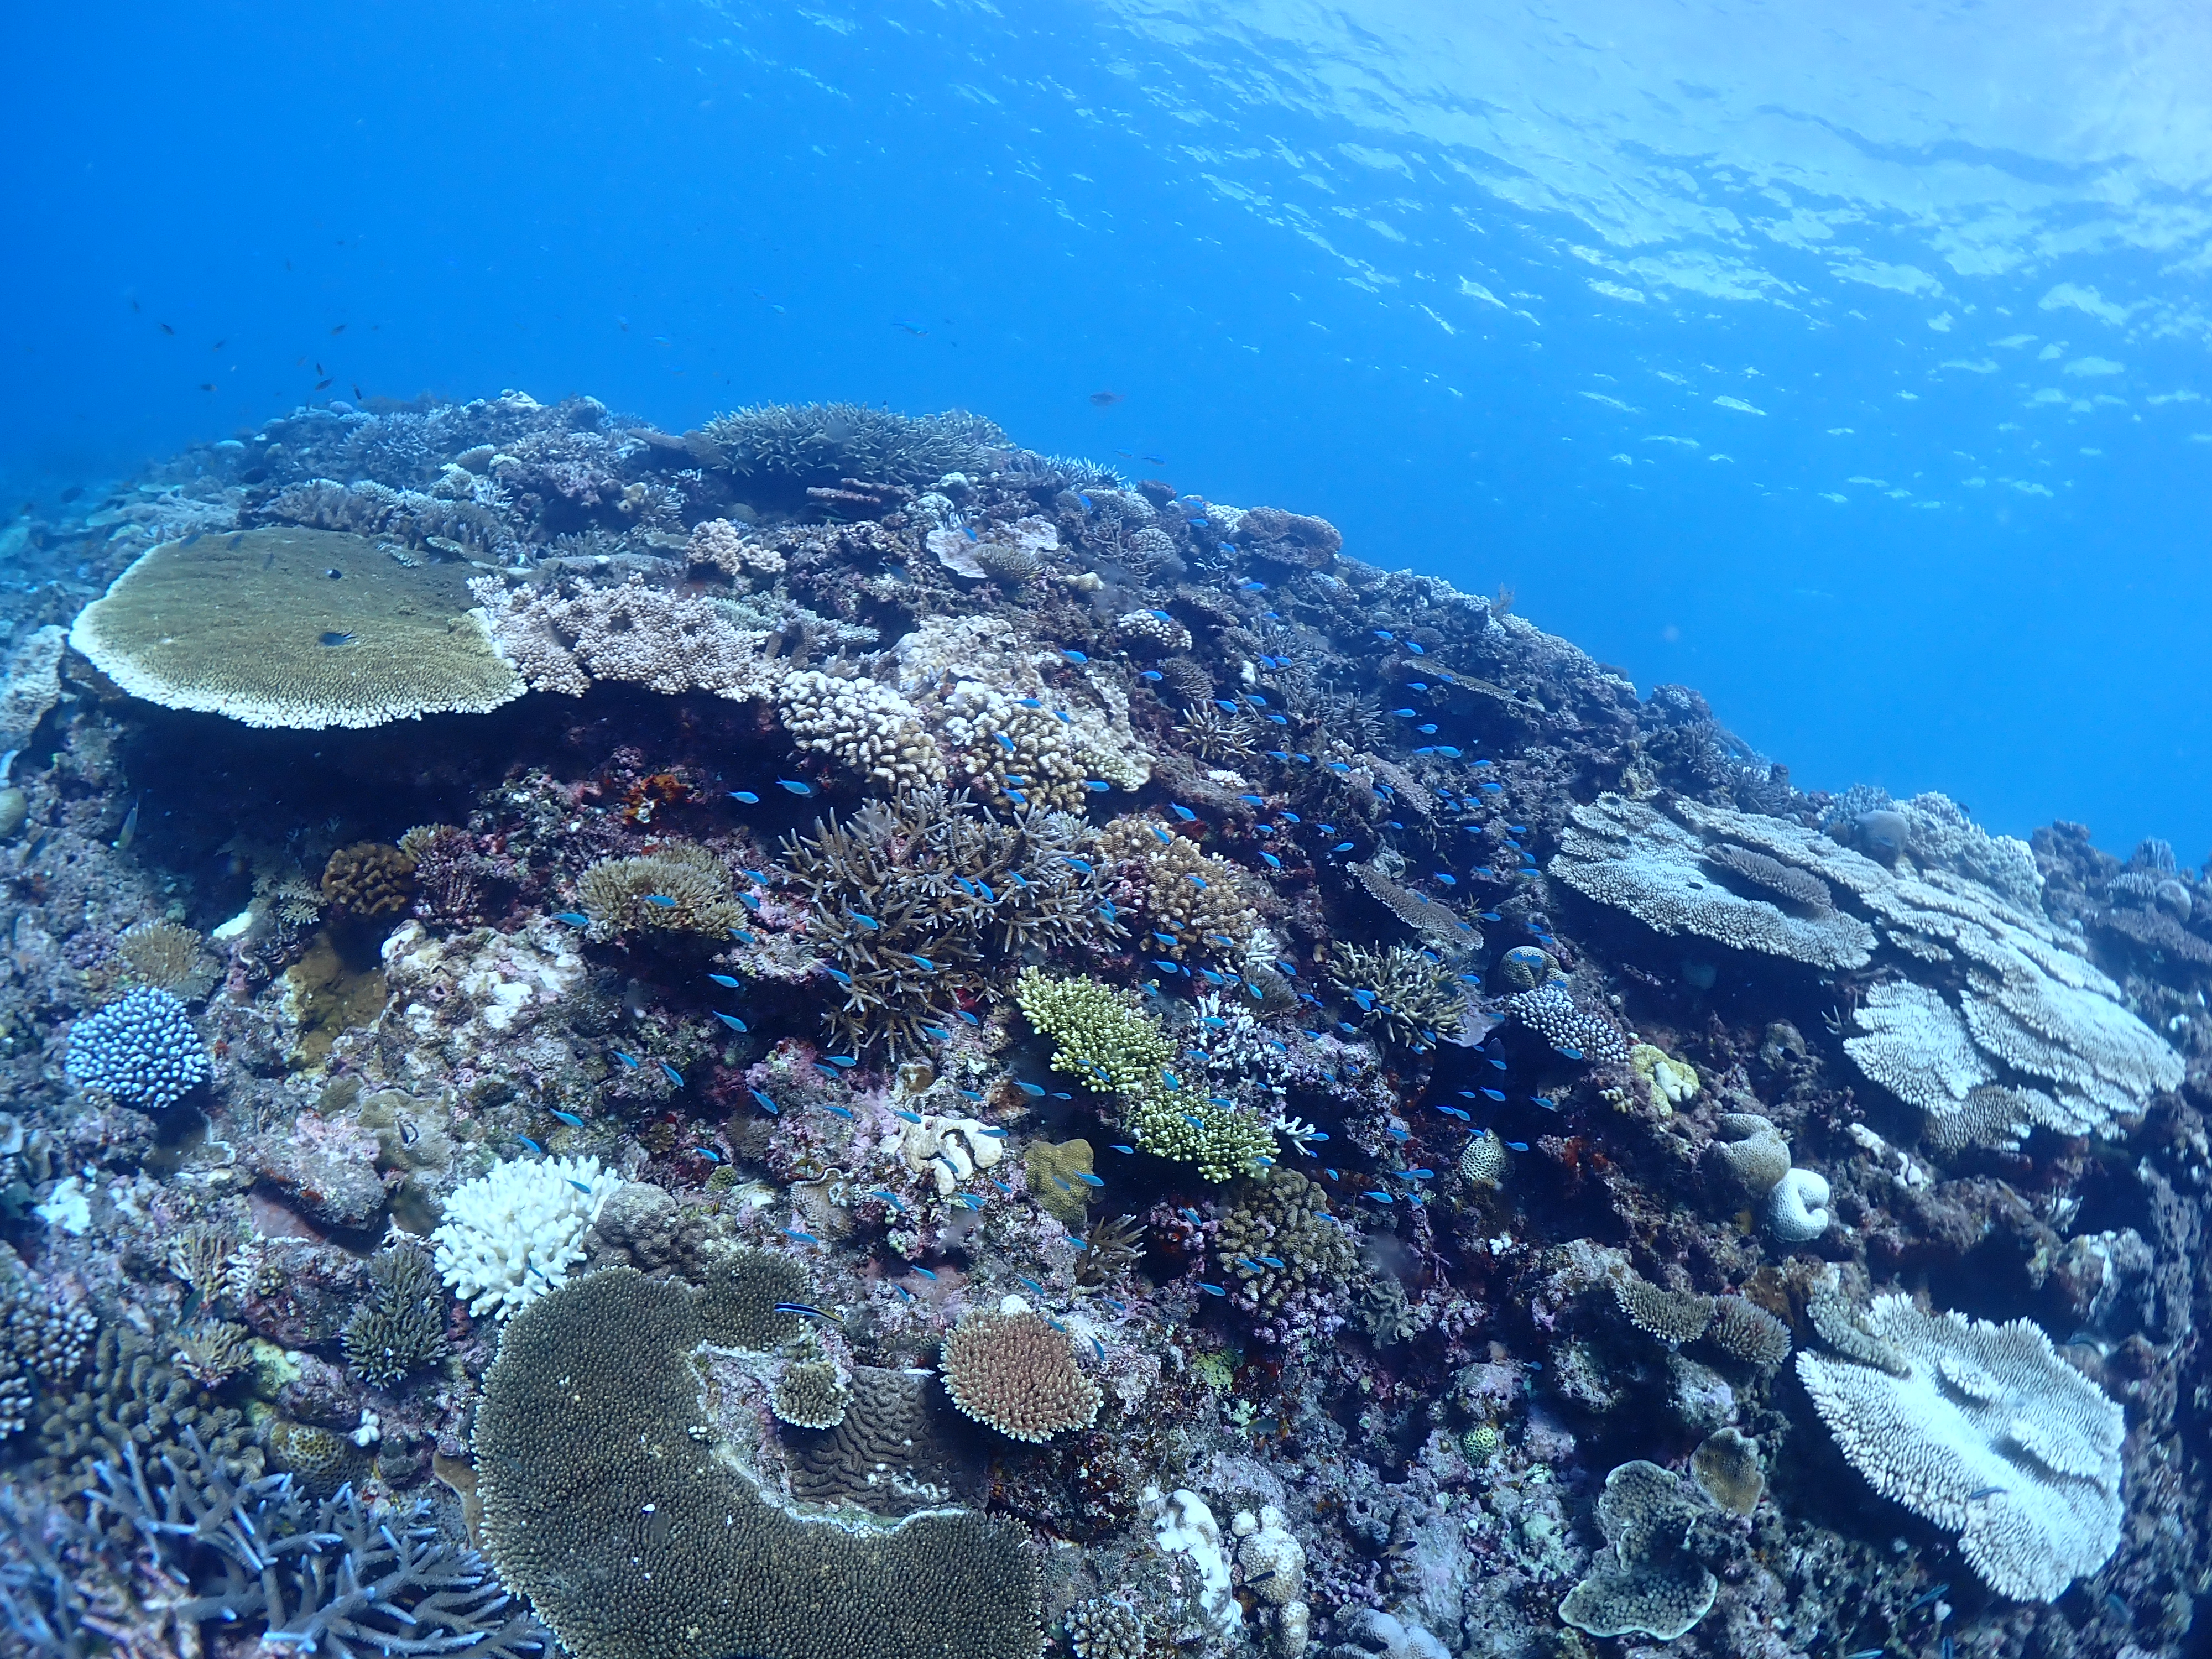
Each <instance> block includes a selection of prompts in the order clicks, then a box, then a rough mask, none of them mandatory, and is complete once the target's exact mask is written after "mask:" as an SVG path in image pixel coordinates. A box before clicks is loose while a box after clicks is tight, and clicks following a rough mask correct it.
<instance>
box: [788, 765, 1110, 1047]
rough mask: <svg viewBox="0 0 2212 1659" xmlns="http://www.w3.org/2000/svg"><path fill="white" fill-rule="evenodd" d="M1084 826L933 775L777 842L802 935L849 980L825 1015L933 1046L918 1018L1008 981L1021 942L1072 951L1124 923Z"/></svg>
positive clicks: (894, 1042) (1024, 947)
mask: <svg viewBox="0 0 2212 1659" xmlns="http://www.w3.org/2000/svg"><path fill="white" fill-rule="evenodd" d="M1090 848H1091V832H1090V830H1089V829H1087V828H1086V827H1085V825H1084V823H1083V822H1082V820H1081V819H1079V818H1076V817H1071V816H1069V815H1068V814H1066V813H1065V812H1058V811H1051V810H1048V809H1046V808H1030V809H1024V810H1022V811H1014V812H1012V813H1011V814H1010V816H1008V817H1004V818H1000V817H993V816H991V815H990V814H988V813H987V812H984V811H981V809H980V808H979V807H977V806H976V805H975V804H974V803H972V802H971V801H970V800H969V799H968V797H967V795H966V793H964V792H960V791H947V790H946V789H945V788H943V787H940V786H939V785H935V784H929V785H923V786H921V787H915V788H911V789H908V790H905V791H903V792H902V793H899V794H898V795H896V796H895V797H893V798H892V799H889V800H872V801H870V802H869V803H868V804H867V805H865V806H863V807H862V808H861V809H860V811H857V812H855V813H854V814H853V815H852V816H851V817H848V818H846V819H844V820H843V821H842V822H840V821H839V820H838V819H836V818H835V817H829V818H825V819H823V820H821V821H820V822H818V823H816V824H815V826H814V833H813V834H811V835H810V836H792V837H790V838H789V839H787V841H786V842H784V848H783V855H784V856H783V868H784V873H785V877H786V881H787V884H788V885H789V886H790V887H792V888H793V889H794V890H797V891H798V892H799V893H800V894H802V895H803V896H805V901H806V902H805V913H806V916H807V938H808V940H809V942H810V943H811V944H812V945H813V946H814V948H815V949H816V950H817V951H820V952H821V954H822V955H823V957H826V958H828V959H829V961H831V962H834V963H836V965H837V969H838V971H839V972H841V973H842V974H844V975H846V976H847V977H848V979H849V980H850V981H851V983H850V984H848V985H846V986H845V987H844V993H845V995H844V1001H843V1004H842V1006H838V1007H835V1008H833V1009H831V1010H830V1011H829V1014H828V1015H827V1018H828V1020H829V1024H830V1027H831V1029H832V1030H835V1031H836V1034H837V1036H838V1038H839V1040H840V1042H842V1043H844V1044H845V1045H847V1046H848V1047H850V1048H855V1049H858V1048H864V1047H866V1046H867V1045H869V1044H872V1043H874V1042H883V1043H884V1044H885V1045H886V1046H887V1047H888V1048H890V1051H891V1053H892V1054H900V1053H902V1052H908V1051H912V1050H917V1049H924V1048H926V1047H927V1034H926V1032H925V1031H924V1030H923V1029H922V1028H923V1027H924V1026H926V1025H929V1024H942V1023H944V1020H945V1016H944V1014H943V1013H942V1012H939V1010H942V1009H944V1008H947V1007H950V1006H951V1004H952V1000H953V998H954V995H955V994H956V993H960V992H967V993H971V994H972V993H976V992H982V991H987V990H991V989H994V988H995V987H998V986H1000V985H1001V984H1003V982H1004V975H1006V973H1007V972H1008V971H1010V970H1011V969H1012V966H1013V963H1014V962H1015V961H1016V960H1017V959H1018V957H1020V955H1021V954H1022V953H1023V952H1024V951H1030V950H1038V951H1048V952H1050V953H1052V954H1054V955H1061V954H1066V953H1067V952H1070V951H1079V950H1080V949H1082V948H1083V947H1085V946H1086V945H1091V944H1094V943H1096V942H1097V941H1098V940H1100V939H1117V938H1119V937H1121V933H1122V932H1123V929H1122V928H1121V926H1120V925H1119V924H1118V923H1116V922H1114V921H1109V920H1108V918H1107V916H1106V915H1105V913H1104V912H1103V909H1102V908H1101V907H1102V906H1103V904H1104V903H1105V901H1106V888H1105V882H1104V878H1103V876H1102V875H1101V873H1100V872H1098V870H1097V868H1096V866H1093V865H1092V863H1091V860H1089V859H1087V858H1085V857H1084V856H1083V854H1085V852H1087V851H1089V850H1090Z"/></svg>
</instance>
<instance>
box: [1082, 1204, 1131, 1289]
mask: <svg viewBox="0 0 2212 1659" xmlns="http://www.w3.org/2000/svg"><path fill="white" fill-rule="evenodd" d="M1086 1242H1087V1243H1089V1244H1090V1246H1091V1248H1090V1249H1087V1250H1084V1251H1082V1252H1080V1253H1079V1255H1078V1256H1077V1258H1076V1263H1075V1282H1076V1283H1077V1284H1079V1285H1110V1284H1112V1283H1113V1282H1114V1281H1115V1279H1119V1278H1120V1277H1121V1275H1122V1274H1123V1273H1127V1272H1128V1271H1129V1269H1130V1268H1132V1267H1135V1266H1136V1265H1137V1263H1138V1262H1139V1261H1140V1260H1142V1259H1143V1256H1144V1254H1145V1251H1144V1242H1145V1224H1144V1223H1143V1222H1141V1221H1139V1219H1138V1218H1136V1217H1135V1216H1133V1215H1117V1216H1109V1217H1108V1218H1106V1219H1105V1220H1103V1221H1102V1222H1100V1223H1099V1224H1098V1225H1097V1226H1095V1227H1093V1228H1092V1229H1091V1235H1090V1237H1089V1239H1088V1240H1087V1241H1086Z"/></svg>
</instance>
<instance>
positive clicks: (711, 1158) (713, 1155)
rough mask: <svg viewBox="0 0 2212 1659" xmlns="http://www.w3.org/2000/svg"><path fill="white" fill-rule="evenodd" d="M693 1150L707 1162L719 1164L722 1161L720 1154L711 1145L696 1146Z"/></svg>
mask: <svg viewBox="0 0 2212 1659" xmlns="http://www.w3.org/2000/svg"><path fill="white" fill-rule="evenodd" d="M693 1150H694V1151H695V1152H697V1153H698V1154H699V1156H700V1157H702V1158H705V1159H706V1160H707V1162H708V1163H709V1164H720V1162H721V1161H722V1155H721V1154H720V1152H716V1151H715V1150H714V1148H713V1147H712V1146H698V1147H694V1148H693Z"/></svg>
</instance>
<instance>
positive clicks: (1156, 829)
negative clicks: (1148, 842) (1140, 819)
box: [1145, 823, 1175, 847]
mask: <svg viewBox="0 0 2212 1659" xmlns="http://www.w3.org/2000/svg"><path fill="white" fill-rule="evenodd" d="M1145 827H1146V829H1150V830H1151V831H1152V834H1153V835H1154V836H1158V839H1159V843H1160V845H1161V846H1163V847H1172V846H1174V845H1175V837H1174V836H1171V835H1170V834H1169V833H1168V832H1167V831H1166V830H1164V829H1161V828H1160V826H1159V825H1158V824H1157V823H1151V824H1146V826H1145Z"/></svg>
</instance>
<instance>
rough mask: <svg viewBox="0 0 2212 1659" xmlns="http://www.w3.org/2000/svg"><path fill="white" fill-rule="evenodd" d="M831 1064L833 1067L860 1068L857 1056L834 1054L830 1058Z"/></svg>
mask: <svg viewBox="0 0 2212 1659" xmlns="http://www.w3.org/2000/svg"><path fill="white" fill-rule="evenodd" d="M829 1063H830V1064H831V1065H832V1066H842V1067H846V1068H850V1067H852V1066H858V1065H859V1064H860V1056H859V1055H857V1054H832V1055H830V1056H829Z"/></svg>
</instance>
